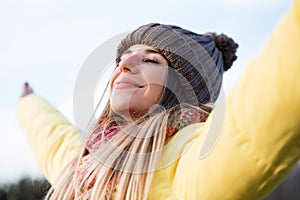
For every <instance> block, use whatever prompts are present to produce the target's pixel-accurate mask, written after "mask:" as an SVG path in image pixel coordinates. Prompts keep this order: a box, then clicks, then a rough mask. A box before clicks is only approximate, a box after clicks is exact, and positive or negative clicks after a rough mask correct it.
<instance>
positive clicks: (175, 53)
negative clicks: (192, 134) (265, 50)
mask: <svg viewBox="0 0 300 200" xmlns="http://www.w3.org/2000/svg"><path fill="white" fill-rule="evenodd" d="M223 36H225V35H223ZM226 37H227V36H226ZM226 37H225V38H226ZM215 39H216V37H215V35H214V34H210V33H207V34H197V33H194V32H192V31H189V30H186V29H183V28H180V27H178V26H174V25H164V24H158V23H151V24H147V25H144V26H141V27H139V28H138V29H136V30H134V31H133V32H131V33H130V34H128V35H127V36H126V37H125V38H124V39H123V40H122V41H121V43H120V44H119V47H118V49H117V57H116V62H117V63H119V61H120V57H121V56H122V54H123V52H124V51H126V50H127V49H128V48H130V47H131V46H133V45H138V44H143V45H148V46H151V47H153V48H155V49H157V50H158V51H159V52H160V53H161V54H162V55H163V56H164V57H165V58H166V59H167V60H168V62H169V65H170V67H171V68H172V69H174V70H175V72H177V74H179V76H178V77H179V81H180V82H181V86H183V87H184V90H185V95H186V99H190V100H192V101H197V104H198V105H199V104H204V103H213V102H215V101H216V99H217V98H218V96H219V93H220V89H221V85H222V79H223V72H224V69H225V70H227V69H228V68H230V67H231V65H232V62H233V61H234V60H235V59H236V56H235V55H234V56H233V59H231V60H232V61H231V63H229V64H225V65H229V66H224V62H223V57H224V55H223V54H222V51H221V50H222V48H221V50H220V48H218V47H217V44H216V41H215ZM229 39H231V38H229ZM231 43H233V44H235V45H234V52H233V53H235V50H236V48H237V44H236V43H234V42H233V40H232V39H231Z"/></svg>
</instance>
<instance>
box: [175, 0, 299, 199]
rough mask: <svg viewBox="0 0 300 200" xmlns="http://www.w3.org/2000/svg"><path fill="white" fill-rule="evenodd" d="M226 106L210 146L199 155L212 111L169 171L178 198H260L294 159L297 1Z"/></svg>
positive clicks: (296, 155)
mask: <svg viewBox="0 0 300 200" xmlns="http://www.w3.org/2000/svg"><path fill="white" fill-rule="evenodd" d="M225 105H226V108H225V120H224V125H223V127H222V129H221V132H220V133H221V136H220V137H219V139H218V141H217V142H216V144H215V146H214V148H212V151H211V152H210V153H209V154H208V156H206V157H205V158H203V159H199V154H200V150H201V148H202V147H203V143H204V139H205V138H206V137H209V135H207V133H208V132H209V130H213V127H212V125H213V123H212V121H213V120H214V114H215V113H214V112H213V113H212V116H210V118H209V120H208V122H207V123H206V124H205V125H204V127H200V128H198V130H197V135H196V139H195V140H194V141H193V143H192V144H191V146H190V147H188V148H189V149H188V150H187V152H186V153H185V154H183V155H182V156H181V157H180V159H179V160H178V162H177V165H176V171H173V172H174V173H173V174H172V175H170V181H171V185H172V191H173V193H175V194H176V196H177V197H178V199H209V200H213V199H216V200H218V199H234V200H236V199H243V200H248V199H249V200H250V199H251V200H253V199H262V198H263V197H264V196H265V195H266V194H268V193H269V192H271V191H272V190H273V189H274V188H275V187H276V186H277V185H278V184H279V183H280V181H282V180H283V179H284V177H285V176H286V175H287V174H288V172H289V171H290V170H291V169H292V167H293V166H294V165H295V164H296V163H297V161H298V160H299V158H300V0H295V1H294V3H293V5H292V8H291V10H290V11H289V12H288V13H287V14H286V15H285V16H284V17H283V18H282V20H281V22H280V23H279V24H278V26H277V28H276V29H275V31H274V32H273V34H272V36H271V37H270V39H269V41H268V42H267V44H266V46H265V48H264V49H263V51H262V52H261V53H260V55H259V56H257V57H256V58H255V59H254V60H253V61H252V62H251V63H250V64H249V66H248V67H247V68H246V70H245V72H244V73H243V75H242V77H241V79H240V80H239V81H238V83H237V84H236V86H235V87H234V88H233V90H232V91H231V93H230V94H229V95H228V98H227V99H226V104H225ZM187 130H188V129H187ZM182 132H184V130H182ZM200 133H201V134H200Z"/></svg>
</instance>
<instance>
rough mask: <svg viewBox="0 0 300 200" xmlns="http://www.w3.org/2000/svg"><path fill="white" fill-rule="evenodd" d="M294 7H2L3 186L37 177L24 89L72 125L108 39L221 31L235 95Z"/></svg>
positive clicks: (35, 3) (255, 2) (40, 3)
mask: <svg viewBox="0 0 300 200" xmlns="http://www.w3.org/2000/svg"><path fill="white" fill-rule="evenodd" d="M291 2H292V0H265V1H260V0H244V1H242V0H241V1H238V0H210V1H200V0H199V1H192V0H184V1H174V0H173V1H170V0H166V1H158V0H152V1H148V2H142V1H137V0H135V1H115V0H110V1H105V3H103V2H100V1H85V2H84V1H79V0H75V1H74V0H73V1H71V0H61V1H58V0H52V1H47V0H29V1H26V3H25V1H22V0H2V1H1V3H0V33H1V37H0V44H1V45H0V81H1V82H0V83H1V84H0V91H1V93H2V98H1V100H0V121H1V125H0V136H1V140H0V148H1V151H0V160H1V165H0V182H5V181H14V180H15V179H17V178H19V177H20V176H21V175H30V176H40V171H39V169H38V167H37V165H36V163H35V161H34V158H33V155H32V153H31V151H30V148H29V145H28V143H27V140H26V137H25V135H24V133H23V132H22V131H21V128H20V127H19V124H18V121H17V118H16V105H17V103H18V100H19V95H20V92H21V87H22V83H23V82H24V81H29V82H30V84H31V85H32V86H33V88H34V90H35V92H36V93H38V94H40V95H41V96H43V97H45V98H46V99H48V100H49V101H50V102H51V103H52V104H53V105H55V106H56V107H57V108H58V109H59V110H60V111H61V112H62V113H63V114H64V115H65V116H67V117H68V118H69V119H70V120H71V121H72V101H73V100H72V95H73V88H74V83H75V79H76V76H77V73H78V71H79V70H80V67H81V65H82V63H83V62H84V60H85V59H86V58H87V56H88V55H89V54H90V53H91V52H92V51H93V50H94V49H95V48H96V47H97V46H99V45H100V44H101V42H103V41H105V40H107V39H108V38H110V37H112V36H114V35H116V34H119V33H122V32H124V31H130V30H132V29H134V28H137V27H138V26H140V25H142V24H145V23H149V22H160V23H167V24H176V25H179V26H182V27H184V28H187V29H190V30H193V31H195V32H198V33H203V32H208V31H216V32H218V33H226V34H228V35H230V36H232V37H233V38H234V39H235V40H236V41H237V42H238V43H239V45H240V47H239V49H238V56H239V58H238V61H236V62H235V64H234V66H233V67H232V69H230V70H229V71H228V72H227V73H226V74H225V83H224V85H225V90H226V92H227V91H229V90H230V88H231V87H232V85H234V83H235V82H236V81H237V79H238V78H239V76H240V74H241V73H242V71H243V69H244V67H245V66H246V64H247V63H248V62H249V61H250V60H251V59H252V58H253V57H254V56H255V55H257V54H258V53H259V51H260V50H261V48H262V47H263V44H264V43H265V42H266V40H267V38H268V36H269V35H270V34H271V32H272V30H273V29H274V27H275V25H276V24H277V23H278V22H279V20H280V18H281V17H282V15H283V14H284V12H286V11H287V10H288V9H289V7H290V6H291Z"/></svg>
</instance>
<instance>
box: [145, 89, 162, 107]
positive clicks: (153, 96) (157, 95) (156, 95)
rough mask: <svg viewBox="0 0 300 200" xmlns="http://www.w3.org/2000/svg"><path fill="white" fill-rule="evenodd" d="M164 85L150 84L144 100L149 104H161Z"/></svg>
mask: <svg viewBox="0 0 300 200" xmlns="http://www.w3.org/2000/svg"><path fill="white" fill-rule="evenodd" d="M163 92H164V86H163V85H159V84H150V85H149V87H148V89H147V90H146V91H145V93H144V100H145V103H147V104H148V106H150V107H151V106H152V105H154V104H159V103H160V102H161V100H162V96H163Z"/></svg>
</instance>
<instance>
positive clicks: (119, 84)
mask: <svg viewBox="0 0 300 200" xmlns="http://www.w3.org/2000/svg"><path fill="white" fill-rule="evenodd" d="M143 87H144V86H143V85H137V84H135V83H132V82H126V81H125V82H124V81H120V82H116V83H115V84H114V88H115V89H125V88H143Z"/></svg>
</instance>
